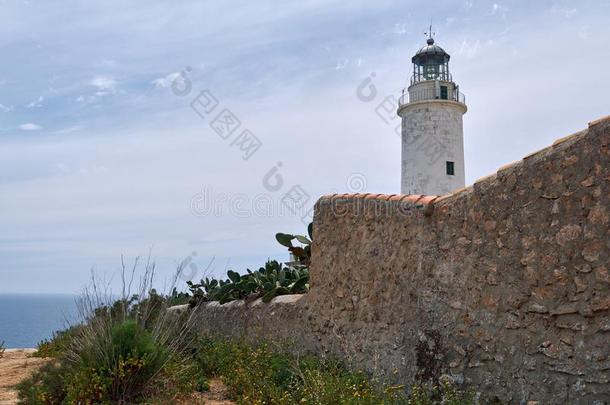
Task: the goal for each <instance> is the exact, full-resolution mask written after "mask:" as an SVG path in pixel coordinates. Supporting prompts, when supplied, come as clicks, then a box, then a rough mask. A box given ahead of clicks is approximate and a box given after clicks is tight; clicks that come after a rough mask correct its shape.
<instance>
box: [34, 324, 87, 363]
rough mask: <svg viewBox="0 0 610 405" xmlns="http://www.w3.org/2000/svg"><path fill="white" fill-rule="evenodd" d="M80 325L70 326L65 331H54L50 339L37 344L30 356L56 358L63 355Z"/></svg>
mask: <svg viewBox="0 0 610 405" xmlns="http://www.w3.org/2000/svg"><path fill="white" fill-rule="evenodd" d="M79 328H81V326H80V325H75V326H72V327H70V328H68V329H66V330H62V331H56V332H54V333H53V337H51V338H50V339H44V340H42V341H40V342H38V345H37V346H36V351H35V352H34V353H33V354H32V356H34V357H52V358H58V357H60V356H61V355H62V354H64V353H65V351H66V349H67V348H68V346H69V345H70V342H71V341H72V338H74V337H75V336H76V335H77V333H78V331H79Z"/></svg>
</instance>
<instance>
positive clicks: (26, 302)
mask: <svg viewBox="0 0 610 405" xmlns="http://www.w3.org/2000/svg"><path fill="white" fill-rule="evenodd" d="M75 299H76V296H73V295H51V294H0V343H1V342H3V341H4V347H6V348H31V347H32V348H33V347H36V345H37V344H38V342H40V341H41V340H43V339H49V338H50V337H52V336H53V332H55V331H58V330H62V329H65V328H66V327H67V326H69V324H73V323H74V322H75V320H76V319H77V318H76V314H77V312H76V301H75Z"/></svg>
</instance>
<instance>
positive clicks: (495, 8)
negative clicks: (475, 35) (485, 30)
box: [491, 3, 508, 20]
mask: <svg viewBox="0 0 610 405" xmlns="http://www.w3.org/2000/svg"><path fill="white" fill-rule="evenodd" d="M507 13H508V7H506V6H503V5H501V4H498V3H494V4H493V5H492V6H491V14H493V15H499V16H500V18H502V19H503V20H504V19H506V14H507Z"/></svg>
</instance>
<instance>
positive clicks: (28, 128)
mask: <svg viewBox="0 0 610 405" xmlns="http://www.w3.org/2000/svg"><path fill="white" fill-rule="evenodd" d="M19 129H20V130H22V131H37V130H39V129H42V127H41V126H40V125H36V124H33V123H31V122H28V123H25V124H21V125H19Z"/></svg>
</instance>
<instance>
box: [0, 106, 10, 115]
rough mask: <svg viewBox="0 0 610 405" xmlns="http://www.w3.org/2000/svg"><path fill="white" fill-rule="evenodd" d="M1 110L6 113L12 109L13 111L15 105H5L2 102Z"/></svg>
mask: <svg viewBox="0 0 610 405" xmlns="http://www.w3.org/2000/svg"><path fill="white" fill-rule="evenodd" d="M0 111H2V112H5V113H7V112H11V111H13V106H12V105H10V106H5V105H4V104H0Z"/></svg>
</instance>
